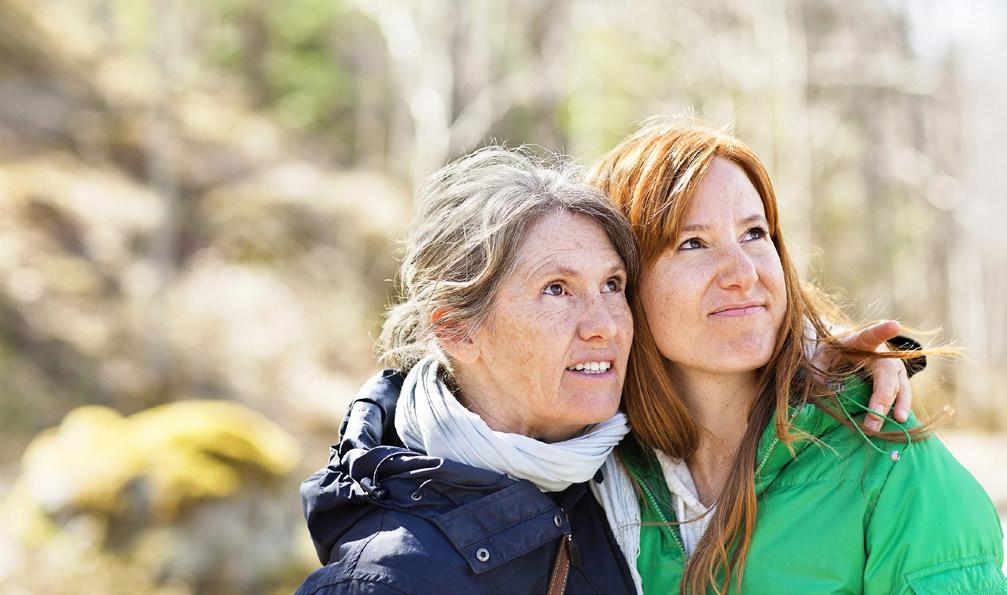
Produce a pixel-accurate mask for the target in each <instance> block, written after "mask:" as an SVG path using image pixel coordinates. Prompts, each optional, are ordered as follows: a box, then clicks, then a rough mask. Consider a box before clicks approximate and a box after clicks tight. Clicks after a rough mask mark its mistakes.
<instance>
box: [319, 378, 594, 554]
mask: <svg viewBox="0 0 1007 595" xmlns="http://www.w3.org/2000/svg"><path fill="white" fill-rule="evenodd" d="M402 378H403V376H402V374H401V373H394V372H392V371H385V372H383V373H381V374H379V375H377V376H375V377H373V378H372V379H371V380H369V381H368V382H367V383H366V384H365V385H364V387H363V388H362V389H361V391H360V393H358V395H357V398H356V399H355V400H354V401H353V402H352V403H351V404H350V406H349V408H348V411H347V414H346V417H345V418H344V421H343V424H342V428H341V431H340V435H341V438H340V442H339V444H338V445H334V446H333V447H332V449H331V451H330V459H329V465H328V466H327V467H326V468H324V469H322V470H321V471H319V472H318V473H316V474H314V475H313V476H311V477H310V478H308V480H306V481H305V482H304V483H303V484H302V486H301V497H302V500H303V504H304V510H305V516H306V518H307V521H308V528H309V530H310V531H311V533H312V537H313V539H314V541H315V547H316V549H317V550H318V553H319V557H320V558H321V559H322V560H323V562H326V561H327V558H328V552H329V550H330V549H331V547H332V546H333V545H334V543H336V542H337V541H338V540H339V539H340V538H341V535H342V534H343V533H344V532H345V531H347V530H349V529H350V528H351V526H352V523H353V522H355V520H354V519H355V518H356V517H355V516H353V515H349V514H340V515H333V514H331V513H332V512H333V511H335V510H337V509H344V510H348V509H347V508H346V507H350V506H358V507H359V505H366V506H373V507H380V508H385V509H390V510H397V511H401V512H405V513H408V514H410V515H414V516H417V517H421V518H424V519H426V520H428V521H429V522H431V523H433V524H434V525H435V526H436V527H438V529H440V531H441V532H442V533H443V534H444V535H445V537H447V539H448V541H450V542H451V544H452V545H453V546H454V548H455V549H456V550H457V551H458V552H459V554H460V555H462V556H463V557H464V558H465V559H466V561H467V562H468V563H469V565H470V567H471V568H472V570H473V571H474V572H476V573H481V572H485V571H487V570H491V569H493V568H496V567H497V566H499V565H500V564H503V563H505V562H508V561H510V560H513V559H514V558H517V557H519V556H522V555H524V554H527V553H529V552H531V551H533V550H535V549H537V548H539V547H541V546H542V545H544V544H545V543H547V542H549V541H552V540H555V539H557V538H558V537H560V536H561V535H564V534H568V533H570V531H571V530H570V523H569V520H568V519H567V517H566V514H565V512H564V509H565V510H571V509H572V507H573V506H574V504H576V502H577V501H578V500H579V499H580V497H581V496H583V494H584V493H585V492H586V491H587V486H586V485H584V484H576V485H574V486H571V487H570V488H568V489H567V490H565V491H563V492H558V493H556V494H553V495H552V496H553V497H550V495H547V494H544V493H542V492H541V491H539V489H538V488H537V487H535V486H534V485H533V484H532V483H531V482H528V481H518V480H515V479H512V478H510V477H507V476H506V475H503V474H501V473H497V472H495V471H490V470H486V469H480V468H477V467H472V466H469V465H464V464H461V463H456V462H454V461H450V460H445V459H441V458H438V457H430V456H426V455H424V454H421V453H416V452H413V451H410V450H408V449H405V448H403V447H402V446H401V445H400V444H399V442H398V436H397V435H396V434H395V429H394V408H395V402H396V399H397V397H398V392H399V390H400V389H401V386H402ZM358 510H359V508H358ZM484 550H485V551H484Z"/></svg>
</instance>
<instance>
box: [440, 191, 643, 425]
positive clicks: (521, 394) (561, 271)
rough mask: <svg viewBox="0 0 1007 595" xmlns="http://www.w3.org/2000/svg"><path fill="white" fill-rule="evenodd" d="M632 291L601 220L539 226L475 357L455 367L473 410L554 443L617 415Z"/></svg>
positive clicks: (569, 219) (560, 219)
mask: <svg viewBox="0 0 1007 595" xmlns="http://www.w3.org/2000/svg"><path fill="white" fill-rule="evenodd" d="M625 284H626V269H625V267H624V266H623V262H622V259H621V258H620V257H619V253H618V252H616V250H615V248H614V247H613V246H612V243H611V242H610V241H609V239H608V236H607V235H606V234H605V232H604V230H603V229H602V228H601V227H600V226H599V225H598V224H597V223H595V222H594V221H593V220H591V219H590V218H588V217H586V216H584V215H576V214H571V213H566V212H559V211H557V212H554V213H551V214H548V215H546V216H544V217H542V218H541V219H539V220H538V221H537V222H535V223H534V224H533V225H532V226H531V227H530V229H529V230H528V232H527V233H526V235H525V238H524V241H523V243H522V245H521V249H520V251H519V252H518V255H517V259H516V266H515V268H514V270H513V271H512V272H511V273H510V274H509V275H508V277H507V278H506V279H504V281H503V283H502V285H501V287H500V289H499V292H498V294H497V296H496V299H495V301H494V304H493V309H492V311H491V313H490V316H489V319H488V320H487V321H486V323H485V324H483V325H481V327H480V328H479V329H477V330H476V332H475V333H473V334H472V336H471V339H470V342H471V343H470V345H471V348H472V349H471V352H470V356H469V357H462V358H460V360H459V358H456V376H457V380H458V383H459V385H461V389H462V394H463V397H464V400H465V402H466V404H467V405H468V406H469V407H470V408H471V409H473V410H474V411H475V412H476V413H479V414H480V415H481V416H482V417H483V419H484V420H486V422H487V423H488V424H489V425H490V427H492V428H494V429H496V430H501V431H508V432H515V433H520V434H525V435H529V436H533V437H536V438H540V439H543V440H547V441H554V440H560V439H565V438H567V437H569V436H572V435H573V434H575V433H576V432H578V431H579V430H580V429H582V428H583V427H584V426H586V425H589V424H593V423H597V422H600V421H604V420H606V419H608V418H609V417H611V416H612V415H614V414H615V412H616V411H617V409H618V406H619V399H620V396H621V393H622V383H623V379H624V377H625V371H626V360H627V358H628V356H629V349H630V345H631V343H632V340H633V321H632V317H631V315H630V311H629V306H628V305H627V303H626V295H625V291H624V290H625ZM466 359H467V360H468V361H465V360H466Z"/></svg>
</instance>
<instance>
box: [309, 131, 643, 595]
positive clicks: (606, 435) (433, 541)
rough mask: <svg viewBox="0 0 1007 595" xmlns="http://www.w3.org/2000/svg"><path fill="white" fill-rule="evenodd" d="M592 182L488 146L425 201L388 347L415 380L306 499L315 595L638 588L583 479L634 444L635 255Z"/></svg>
mask: <svg viewBox="0 0 1007 595" xmlns="http://www.w3.org/2000/svg"><path fill="white" fill-rule="evenodd" d="M580 179H581V176H579V175H576V177H575V176H574V175H573V174H571V173H569V172H568V173H564V172H563V171H560V170H556V169H550V168H547V167H545V166H544V165H543V164H542V163H540V162H538V161H536V160H534V159H532V158H530V157H528V156H526V155H524V154H522V153H519V152H514V151H507V150H503V149H494V148H490V149H485V150H482V151H479V152H477V153H475V154H473V155H470V156H468V157H466V158H464V159H461V160H460V161H458V162H455V163H453V164H451V165H449V166H447V167H445V168H444V169H442V170H441V171H439V172H437V173H436V174H435V175H434V176H433V177H432V178H431V181H430V182H429V183H428V185H427V186H426V187H425V189H424V190H423V191H422V192H421V194H420V197H419V201H418V205H417V211H418V213H417V215H416V219H415V221H414V223H413V226H412V228H411V234H410V236H409V239H408V241H407V244H406V255H405V261H404V262H403V265H402V282H403V289H404V296H403V297H404V300H403V303H402V304H400V305H399V306H397V307H396V308H395V309H394V310H393V311H392V312H391V314H390V316H389V318H388V320H387V322H386V324H385V329H384V333H383V336H382V347H383V351H384V354H385V356H386V358H388V359H390V360H391V361H392V363H394V364H395V365H397V366H398V367H400V368H401V369H403V370H408V375H407V376H405V378H404V381H403V379H402V377H401V375H396V374H385V375H382V376H379V377H377V378H376V379H374V380H373V381H372V382H371V383H370V384H369V385H368V386H365V387H364V389H363V390H362V393H361V395H360V397H361V398H359V399H358V400H357V401H355V402H354V403H353V405H352V406H351V409H350V411H349V413H348V415H347V417H346V421H345V423H344V426H343V429H342V432H341V435H342V439H341V442H340V444H339V446H338V450H335V451H334V452H333V457H332V459H331V462H330V465H329V466H328V467H327V468H325V469H323V470H321V471H320V472H319V473H317V474H316V475H314V476H313V477H312V478H310V479H309V480H307V481H306V482H305V483H304V485H303V486H302V495H303V498H304V502H305V511H306V515H307V520H308V526H309V529H310V530H311V533H312V538H313V539H314V542H315V545H316V548H317V550H318V554H319V558H320V559H321V560H322V562H323V563H324V564H326V566H325V567H324V568H322V569H320V570H318V571H316V572H315V573H314V574H312V575H311V576H310V577H309V578H308V579H307V580H306V581H305V583H304V584H303V585H302V586H301V589H300V590H299V593H304V594H309V593H311V594H319V593H543V592H547V591H548V592H550V593H560V592H563V591H564V589H565V591H566V592H569V593H597V592H604V593H631V592H633V591H634V586H633V582H632V579H631V578H630V574H629V569H628V568H627V567H626V564H625V562H624V560H623V558H622V556H621V555H620V554H619V551H618V548H617V546H616V545H615V542H614V540H613V539H612V536H611V534H610V532H609V530H608V527H607V524H606V522H605V516H604V513H603V512H602V511H601V509H600V508H599V506H598V503H597V502H596V501H595V499H594V498H593V497H592V496H591V495H590V494H589V493H588V490H587V487H586V485H585V482H587V481H588V480H589V479H591V478H592V477H594V476H595V474H596V472H597V471H598V469H599V467H601V465H602V463H603V462H604V460H605V459H606V457H608V455H609V454H610V453H611V452H612V449H613V448H614V447H615V445H616V444H617V443H618V442H619V441H620V440H621V439H622V438H623V436H624V435H625V434H626V432H627V431H628V426H627V424H626V418H625V416H624V415H623V414H622V413H619V412H618V407H619V400H620V395H621V391H622V385H623V378H624V374H625V370H626V360H627V357H628V355H629V351H630V344H631V342H632V336H633V326H632V319H631V317H630V312H629V306H628V304H627V301H626V294H625V290H626V288H627V286H628V285H629V284H631V283H632V282H633V281H634V280H635V277H636V270H637V256H636V247H635V243H634V240H633V237H632V233H631V231H630V229H629V226H628V225H627V224H626V222H625V219H624V218H623V217H622V215H621V214H619V212H618V211H617V210H616V209H615V208H614V207H613V206H612V204H611V202H609V201H608V200H607V198H606V197H605V196H604V194H602V193H601V192H600V191H598V190H596V189H595V188H593V187H591V186H589V185H587V184H585V183H584V182H582V181H580ZM399 385H401V389H400V388H399ZM396 397H398V401H397V404H396ZM399 440H401V442H399Z"/></svg>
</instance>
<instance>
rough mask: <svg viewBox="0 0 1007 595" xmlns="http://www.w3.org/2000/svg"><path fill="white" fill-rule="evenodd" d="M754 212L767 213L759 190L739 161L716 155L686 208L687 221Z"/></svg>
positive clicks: (755, 213) (686, 222)
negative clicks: (737, 162) (735, 161)
mask: <svg viewBox="0 0 1007 595" xmlns="http://www.w3.org/2000/svg"><path fill="white" fill-rule="evenodd" d="M750 215H762V216H763V217H765V215H766V209H765V206H764V205H763V204H762V198H761V197H760V196H759V192H758V191H757V190H756V189H755V186H754V185H753V184H752V182H751V180H749V179H748V175H747V174H746V173H745V170H743V169H742V168H741V167H740V166H739V165H738V164H736V163H734V162H733V161H729V160H727V159H723V158H721V157H716V158H714V160H713V163H711V164H710V167H709V169H707V171H706V175H705V176H703V180H702V182H700V184H699V188H698V189H697V192H696V195H695V196H694V197H693V199H692V202H691V204H690V205H689V208H688V209H687V210H686V212H685V216H684V219H685V221H684V223H685V224H686V225H688V224H689V223H692V222H693V221H694V220H695V219H709V218H718V217H727V216H732V217H734V218H737V219H741V218H744V217H748V216H750Z"/></svg>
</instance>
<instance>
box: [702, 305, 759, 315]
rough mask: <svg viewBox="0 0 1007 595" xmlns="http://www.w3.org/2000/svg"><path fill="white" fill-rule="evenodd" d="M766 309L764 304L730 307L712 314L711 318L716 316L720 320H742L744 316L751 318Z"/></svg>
mask: <svg viewBox="0 0 1007 595" xmlns="http://www.w3.org/2000/svg"><path fill="white" fill-rule="evenodd" d="M765 309H766V306H765V305H763V304H746V305H738V306H728V307H726V308H721V309H719V310H716V311H715V312H711V313H710V316H716V317H718V318H741V317H742V316H751V315H752V314H758V313H759V312H762V311H763V310H765Z"/></svg>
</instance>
